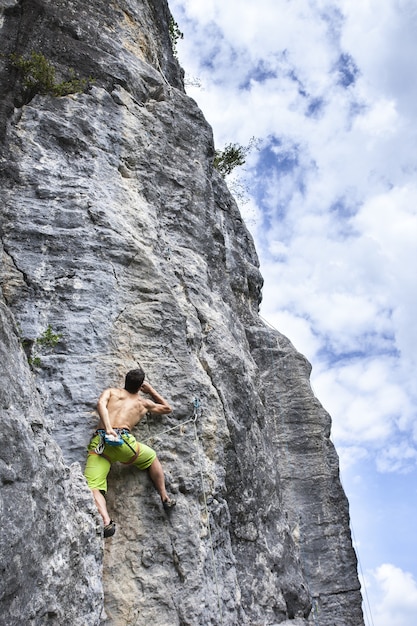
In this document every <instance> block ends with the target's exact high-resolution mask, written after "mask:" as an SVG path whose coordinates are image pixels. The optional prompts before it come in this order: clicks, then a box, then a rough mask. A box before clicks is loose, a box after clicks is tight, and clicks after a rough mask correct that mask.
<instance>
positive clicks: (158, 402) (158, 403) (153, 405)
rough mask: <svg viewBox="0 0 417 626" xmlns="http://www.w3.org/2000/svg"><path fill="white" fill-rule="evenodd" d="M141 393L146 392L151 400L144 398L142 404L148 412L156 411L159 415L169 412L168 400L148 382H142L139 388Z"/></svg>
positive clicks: (170, 408) (170, 409)
mask: <svg viewBox="0 0 417 626" xmlns="http://www.w3.org/2000/svg"><path fill="white" fill-rule="evenodd" d="M140 390H141V391H143V393H147V394H149V395H150V396H151V398H152V400H153V402H152V401H151V400H144V404H145V407H146V410H147V411H150V413H158V414H159V415H165V414H166V413H171V411H172V407H171V405H170V404H168V402H167V401H166V400H165V398H163V397H162V396H160V395H159V393H158V392H157V391H155V389H154V388H153V387H152V386H151V385H150V384H149V383H143V385H142V387H141V388H140Z"/></svg>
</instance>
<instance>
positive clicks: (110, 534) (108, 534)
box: [104, 520, 116, 539]
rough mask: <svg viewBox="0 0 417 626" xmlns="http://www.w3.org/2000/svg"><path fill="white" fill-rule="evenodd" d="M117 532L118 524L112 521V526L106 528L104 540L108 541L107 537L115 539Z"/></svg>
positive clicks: (108, 525)
mask: <svg viewBox="0 0 417 626" xmlns="http://www.w3.org/2000/svg"><path fill="white" fill-rule="evenodd" d="M115 532H116V524H115V523H114V522H113V520H110V524H107V526H105V527H104V538H105V539H107V537H113V535H114V533H115Z"/></svg>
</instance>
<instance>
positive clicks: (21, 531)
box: [0, 0, 363, 626]
mask: <svg viewBox="0 0 417 626" xmlns="http://www.w3.org/2000/svg"><path fill="white" fill-rule="evenodd" d="M0 6H1V7H2V8H1V14H0V25H1V31H0V34H1V39H0V41H1V46H2V50H1V52H2V56H1V58H0V62H1V70H0V80H1V86H2V93H3V94H4V97H3V99H2V102H1V111H0V133H1V136H2V138H3V151H2V157H1V167H2V170H1V172H2V173H1V187H2V200H3V202H2V206H3V208H2V224H1V252H2V272H1V286H2V294H3V296H2V298H3V300H2V302H1V313H2V328H1V339H2V360H1V363H2V377H1V381H0V399H1V408H2V419H1V429H2V433H3V441H5V442H7V443H6V444H2V448H1V449H0V471H1V478H2V486H1V491H0V494H1V496H2V502H3V504H2V512H3V516H4V518H5V520H6V521H5V526H4V529H3V533H2V535H1V539H0V541H1V564H0V565H1V567H2V572H3V573H2V577H1V581H2V582H1V585H2V595H1V598H0V609H1V614H2V615H10V620H9V621H8V622H7V623H8V625H12V624H22V623H27V624H46V623H48V624H49V623H50V624H63V623H68V624H71V625H72V624H74V625H78V624H80V625H85V624H88V625H89V626H90V625H94V624H99V623H101V622H103V623H106V624H109V625H112V626H113V625H117V626H119V625H126V626H127V625H131V624H145V623H148V622H153V623H154V624H155V625H158V626H167V625H177V626H186V625H187V626H200V625H201V626H209V625H213V626H214V625H216V626H217V625H219V624H223V625H225V626H226V625H239V626H241V625H243V624H248V625H251V626H261V625H262V626H267V625H270V626H272V625H274V624H281V623H283V624H285V623H287V622H288V624H292V625H294V626H297V625H298V626H300V625H301V624H304V625H307V624H320V626H335V625H337V626H360V625H361V624H363V618H362V611H361V596H360V590H359V582H358V578H357V572H356V558H355V553H354V551H353V548H352V544H351V538H350V531H349V514H348V504H347V501H346V497H345V495H344V493H343V490H342V488H341V485H340V482H339V477H338V459H337V456H336V453H335V451H334V448H333V445H332V443H331V442H330V440H329V435H330V418H329V416H328V415H327V413H326V412H325V411H324V409H323V408H322V406H321V405H320V403H319V402H318V400H317V399H316V398H315V397H314V395H313V393H312V391H311V388H310V385H309V373H310V366H309V364H308V363H307V361H306V359H305V358H304V357H303V356H302V355H300V354H298V353H297V352H296V351H295V349H294V348H293V346H292V345H291V343H290V342H289V341H288V340H287V339H286V338H285V337H283V336H282V335H280V334H279V333H278V332H276V331H274V330H272V329H270V328H268V327H267V326H266V325H265V324H264V323H263V322H262V320H261V319H260V318H259V316H258V307H259V302H260V293H261V287H262V278H261V276H260V274H259V269H258V260H257V256H256V251H255V249H254V245H253V242H252V239H251V236H250V234H249V233H248V231H247V229H246V227H245V225H244V223H243V222H242V218H241V216H240V214H239V211H238V209H237V206H236V204H235V202H234V200H233V198H232V197H231V196H230V194H229V192H228V190H227V188H226V186H225V184H224V182H223V180H222V179H221V177H220V176H219V175H218V174H217V172H216V171H215V170H213V166H212V162H213V153H214V148H213V141H212V134H211V129H210V127H209V126H208V124H207V122H206V121H205V119H204V117H203V115H202V113H201V111H200V110H199V109H198V107H197V105H196V104H195V102H193V101H192V100H191V99H190V98H188V97H187V96H186V94H185V93H184V90H183V85H182V77H181V70H180V68H179V67H178V65H177V62H176V60H175V59H174V57H173V55H172V51H171V46H170V38H169V29H168V23H169V11H168V7H167V5H166V3H165V1H164V0H153V1H150V0H124V1H123V0H119V1H115V2H111V3H110V2H108V0H91V2H88V3H86V2H84V1H83V0H71V1H69V2H65V3H62V2H58V0H48V1H47V0H20V1H18V0H4V1H3V2H2V3H0ZM32 51H34V52H36V53H38V54H42V55H44V57H45V58H46V59H47V60H48V62H49V63H50V64H51V65H52V66H53V67H54V68H55V69H56V76H57V80H60V81H63V80H68V77H69V76H70V69H71V68H75V69H76V71H77V73H78V74H79V77H80V78H88V77H92V78H93V79H94V82H93V83H92V84H90V86H89V87H88V89H86V90H85V91H81V92H78V93H73V94H70V95H66V96H61V97H55V96H52V95H49V94H48V93H46V94H42V93H37V94H34V93H33V90H32V91H31V92H30V93H28V90H27V89H26V90H25V89H24V88H23V86H22V77H21V76H19V73H18V71H17V69H16V67H15V65H14V64H13V62H12V61H11V59H10V55H11V54H15V55H18V56H20V55H22V56H23V57H24V58H29V55H30V53H31V52H32ZM15 58H16V57H15ZM138 364H140V365H141V366H142V367H143V368H144V369H145V371H146V373H147V378H148V380H149V381H150V382H151V384H152V385H153V386H154V387H155V388H156V389H157V390H158V391H159V392H160V393H161V394H162V395H163V396H165V397H166V398H167V399H168V401H169V402H170V403H171V404H172V405H173V407H174V411H173V413H172V414H171V415H168V416H164V417H157V416H148V417H147V418H146V419H145V420H144V421H143V422H142V423H141V424H140V425H139V426H138V428H137V430H136V432H135V434H136V435H137V437H138V438H140V439H141V440H142V441H144V442H146V443H148V444H150V445H152V446H153V447H154V448H155V449H156V451H157V453H158V456H159V458H160V460H161V462H162V464H163V466H164V469H165V472H166V478H167V485H168V488H169V491H170V492H171V493H172V494H173V495H174V497H175V498H176V500H177V503H178V504H177V507H176V509H175V510H174V511H173V512H172V513H171V514H170V515H169V516H167V515H166V514H165V513H164V512H163V510H162V507H161V504H160V501H159V498H158V496H157V494H156V492H155V491H154V490H153V487H152V485H151V483H150V481H149V478H148V476H147V474H146V473H143V472H138V471H137V470H135V469H134V468H129V467H125V466H114V467H113V468H112V470H111V473H110V477H109V494H108V506H109V510H110V512H111V515H112V517H113V519H114V520H116V522H117V532H116V535H115V536H114V537H113V538H111V539H109V540H107V541H106V543H105V546H104V559H103V561H102V554H103V553H102V541H101V538H100V536H99V535H100V532H101V521H100V519H99V517H98V515H97V512H96V510H95V507H94V504H93V501H92V498H91V495H90V492H89V490H88V488H87V486H86V484H85V482H84V479H83V477H82V467H83V465H84V460H85V447H86V445H87V443H88V440H89V437H90V436H91V433H92V431H93V430H94V429H95V427H96V423H97V414H96V413H95V404H96V401H97V398H98V395H99V394H100V392H101V391H102V390H103V389H104V388H105V387H108V386H122V385H123V379H124V375H125V373H126V371H127V370H129V369H131V368H134V367H137V365H138ZM69 464H71V465H69ZM102 568H103V572H102ZM102 574H103V575H102ZM102 584H103V588H102V586H101V585H102ZM103 589H104V611H102V608H103V598H102V594H103ZM29 606H30V615H28V613H27V611H28V607H29Z"/></svg>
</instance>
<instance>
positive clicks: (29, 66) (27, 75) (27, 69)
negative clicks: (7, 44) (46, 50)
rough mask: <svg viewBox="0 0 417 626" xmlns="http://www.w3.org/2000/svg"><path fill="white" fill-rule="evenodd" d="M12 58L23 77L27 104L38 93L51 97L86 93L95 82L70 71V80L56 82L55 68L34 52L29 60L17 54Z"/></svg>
mask: <svg viewBox="0 0 417 626" xmlns="http://www.w3.org/2000/svg"><path fill="white" fill-rule="evenodd" d="M10 58H11V61H12V63H13V65H14V66H15V67H16V68H17V69H18V70H19V72H20V75H21V77H22V86H23V89H24V92H25V97H26V101H27V102H29V101H30V100H31V99H32V98H33V96H34V95H35V94H37V93H39V94H41V95H51V96H67V95H68V94H70V93H79V92H81V91H85V90H86V89H87V88H88V87H89V86H90V84H91V83H92V82H93V81H92V79H91V78H89V79H86V78H77V77H76V76H75V72H74V70H70V78H69V80H66V81H62V82H60V83H59V82H56V79H55V68H54V67H53V65H51V63H50V62H49V61H48V60H47V59H46V58H45V57H44V55H43V54H41V53H39V52H34V51H32V52H31V53H30V56H29V58H28V59H25V58H24V57H22V56H18V55H16V54H12V55H11V57H10Z"/></svg>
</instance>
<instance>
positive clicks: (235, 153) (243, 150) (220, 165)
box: [213, 137, 261, 178]
mask: <svg viewBox="0 0 417 626" xmlns="http://www.w3.org/2000/svg"><path fill="white" fill-rule="evenodd" d="M260 143H261V141H260V140H259V139H256V137H252V138H251V139H250V141H249V143H248V145H247V146H241V145H240V144H238V143H229V144H228V145H227V146H226V147H225V148H224V149H223V150H216V152H215V153H214V161H213V165H214V167H215V168H216V170H218V171H219V172H220V174H221V175H222V176H223V178H224V177H225V176H227V175H228V174H231V173H232V172H233V170H234V169H235V168H236V167H238V166H239V165H243V164H244V163H245V162H246V157H247V155H248V154H249V152H250V151H251V150H252V148H256V149H257V150H259V146H260Z"/></svg>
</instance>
